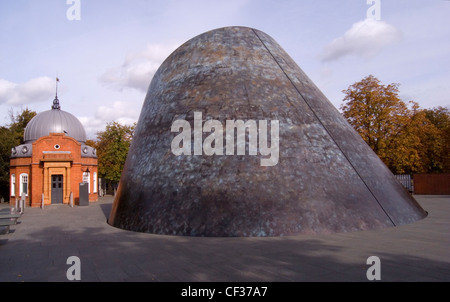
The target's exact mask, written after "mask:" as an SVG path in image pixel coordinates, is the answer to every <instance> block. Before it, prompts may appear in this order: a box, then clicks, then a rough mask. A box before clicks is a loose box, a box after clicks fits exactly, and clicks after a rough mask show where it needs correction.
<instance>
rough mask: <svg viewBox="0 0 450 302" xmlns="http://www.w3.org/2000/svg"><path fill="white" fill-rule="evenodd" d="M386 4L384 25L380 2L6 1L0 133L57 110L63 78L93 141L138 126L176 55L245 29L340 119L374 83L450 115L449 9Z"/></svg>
mask: <svg viewBox="0 0 450 302" xmlns="http://www.w3.org/2000/svg"><path fill="white" fill-rule="evenodd" d="M77 2H78V3H79V4H80V5H79V10H77V12H78V13H79V14H78V15H79V16H80V20H70V17H69V18H68V16H67V12H68V11H69V12H73V11H74V9H75V6H74V5H76V3H77ZM368 2H369V4H368ZM378 2H379V3H380V9H379V10H376V12H377V13H379V17H380V18H379V20H375V19H373V18H368V17H367V12H368V10H370V9H372V8H374V5H375V4H376V1H375V0H373V1H367V0H339V1H336V0H321V1H314V0H277V1H275V0H227V1H217V0H164V1H162V0H147V1H144V0H127V1H125V0H114V1H111V0H110V1H107V0H39V1H36V0H14V1H12V0H0V41H1V47H0V125H6V124H8V123H9V122H10V119H9V113H10V112H11V111H12V112H14V113H20V112H21V110H22V109H25V108H29V109H31V110H34V111H37V112H41V111H44V110H49V109H50V106H51V104H52V101H53V98H54V94H55V77H56V75H58V77H59V78H60V82H59V90H58V96H59V99H60V102H61V108H62V109H63V110H65V111H68V112H70V113H72V114H74V115H75V116H76V117H78V118H79V119H80V120H81V121H82V123H83V124H84V126H85V128H86V132H87V134H88V137H89V138H95V134H96V132H97V131H99V130H103V129H104V128H105V125H106V122H110V121H119V122H121V123H124V124H129V123H132V122H135V121H137V119H138V117H139V114H140V111H141V108H142V104H143V101H144V98H145V95H146V90H147V88H148V86H149V84H150V81H151V78H152V75H153V74H154V72H155V71H156V69H157V68H158V67H159V65H160V64H161V63H162V61H163V60H164V59H165V58H166V57H167V56H168V55H170V53H171V52H172V51H174V50H175V49H176V48H177V47H178V46H180V45H181V44H182V43H184V42H186V41H187V40H189V39H191V38H193V37H195V36H197V35H199V34H201V33H203V32H206V31H208V30H212V29H216V28H219V27H224V26H237V25H239V26H249V27H253V28H256V29H259V30H262V31H264V32H265V33H267V34H269V35H270V36H272V37H273V38H274V39H275V40H276V41H277V42H278V43H279V44H280V45H281V46H282V47H283V48H284V49H285V50H286V51H287V53H288V54H289V55H290V56H291V57H292V58H293V59H294V60H295V61H296V62H297V64H298V65H299V66H300V68H302V69H303V70H304V71H305V72H306V74H307V75H308V76H309V77H310V78H311V79H312V80H313V81H314V82H315V84H316V85H317V86H318V87H319V89H321V90H322V92H323V93H324V94H325V95H326V96H327V97H328V99H329V100H330V101H331V102H332V103H333V104H334V105H335V106H336V107H337V108H339V107H340V105H341V104H342V99H343V94H342V90H344V89H346V88H348V86H349V85H351V84H353V83H355V82H356V81H359V80H361V79H362V78H364V77H365V76H368V75H370V74H372V75H374V76H376V77H377V78H378V79H379V80H380V81H381V82H382V83H383V84H390V83H393V82H395V83H399V84H400V96H401V98H402V99H403V100H404V101H410V100H414V101H416V102H418V103H419V105H420V106H421V107H422V108H433V107H437V106H444V107H450V56H449V55H450V21H449V20H450V18H448V16H449V15H450V1H445V0H395V1H393V0H379V1H378ZM72 16H76V15H72ZM376 19H377V18H376Z"/></svg>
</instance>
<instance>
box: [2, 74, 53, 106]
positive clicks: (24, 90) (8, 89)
mask: <svg viewBox="0 0 450 302" xmlns="http://www.w3.org/2000/svg"><path fill="white" fill-rule="evenodd" d="M54 93H55V80H53V79H51V78H49V77H39V78H34V79H31V80H29V81H28V82H26V83H22V84H17V83H13V82H9V81H7V80H4V79H0V104H10V105H26V104H30V103H37V102H41V101H48V99H49V98H51V97H52V95H53V94H54Z"/></svg>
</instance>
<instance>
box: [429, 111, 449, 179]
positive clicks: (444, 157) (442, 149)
mask: <svg viewBox="0 0 450 302" xmlns="http://www.w3.org/2000/svg"><path fill="white" fill-rule="evenodd" d="M424 113H425V116H426V118H427V119H428V120H429V121H430V122H431V123H432V124H433V125H434V126H435V127H436V129H437V132H438V133H437V135H438V137H439V144H438V145H435V146H434V148H435V149H437V150H436V154H435V155H434V157H435V159H434V160H435V161H436V164H435V165H434V169H433V172H444V173H450V110H449V109H448V108H445V107H436V108H433V109H425V110H424Z"/></svg>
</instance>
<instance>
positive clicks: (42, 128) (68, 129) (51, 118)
mask: <svg viewBox="0 0 450 302" xmlns="http://www.w3.org/2000/svg"><path fill="white" fill-rule="evenodd" d="M50 133H65V134H66V135H68V136H70V137H73V138H74V139H76V140H77V141H79V142H82V143H84V142H86V131H85V130H84V127H83V125H82V124H81V122H80V121H79V120H78V119H77V118H76V117H75V116H74V115H72V114H70V113H69V112H66V111H63V110H61V107H60V106H59V100H58V97H56V98H55V100H54V101H53V106H52V109H51V110H48V111H44V112H41V113H39V114H38V115H36V116H35V117H34V118H33V119H31V121H30V122H29V123H28V125H27V127H26V128H25V134H24V139H25V143H31V142H33V141H35V140H37V139H39V138H40V137H43V136H47V135H49V134H50Z"/></svg>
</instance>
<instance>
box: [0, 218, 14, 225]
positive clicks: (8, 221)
mask: <svg viewBox="0 0 450 302" xmlns="http://www.w3.org/2000/svg"><path fill="white" fill-rule="evenodd" d="M13 224H16V221H15V220H11V219H0V226H5V225H13Z"/></svg>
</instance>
